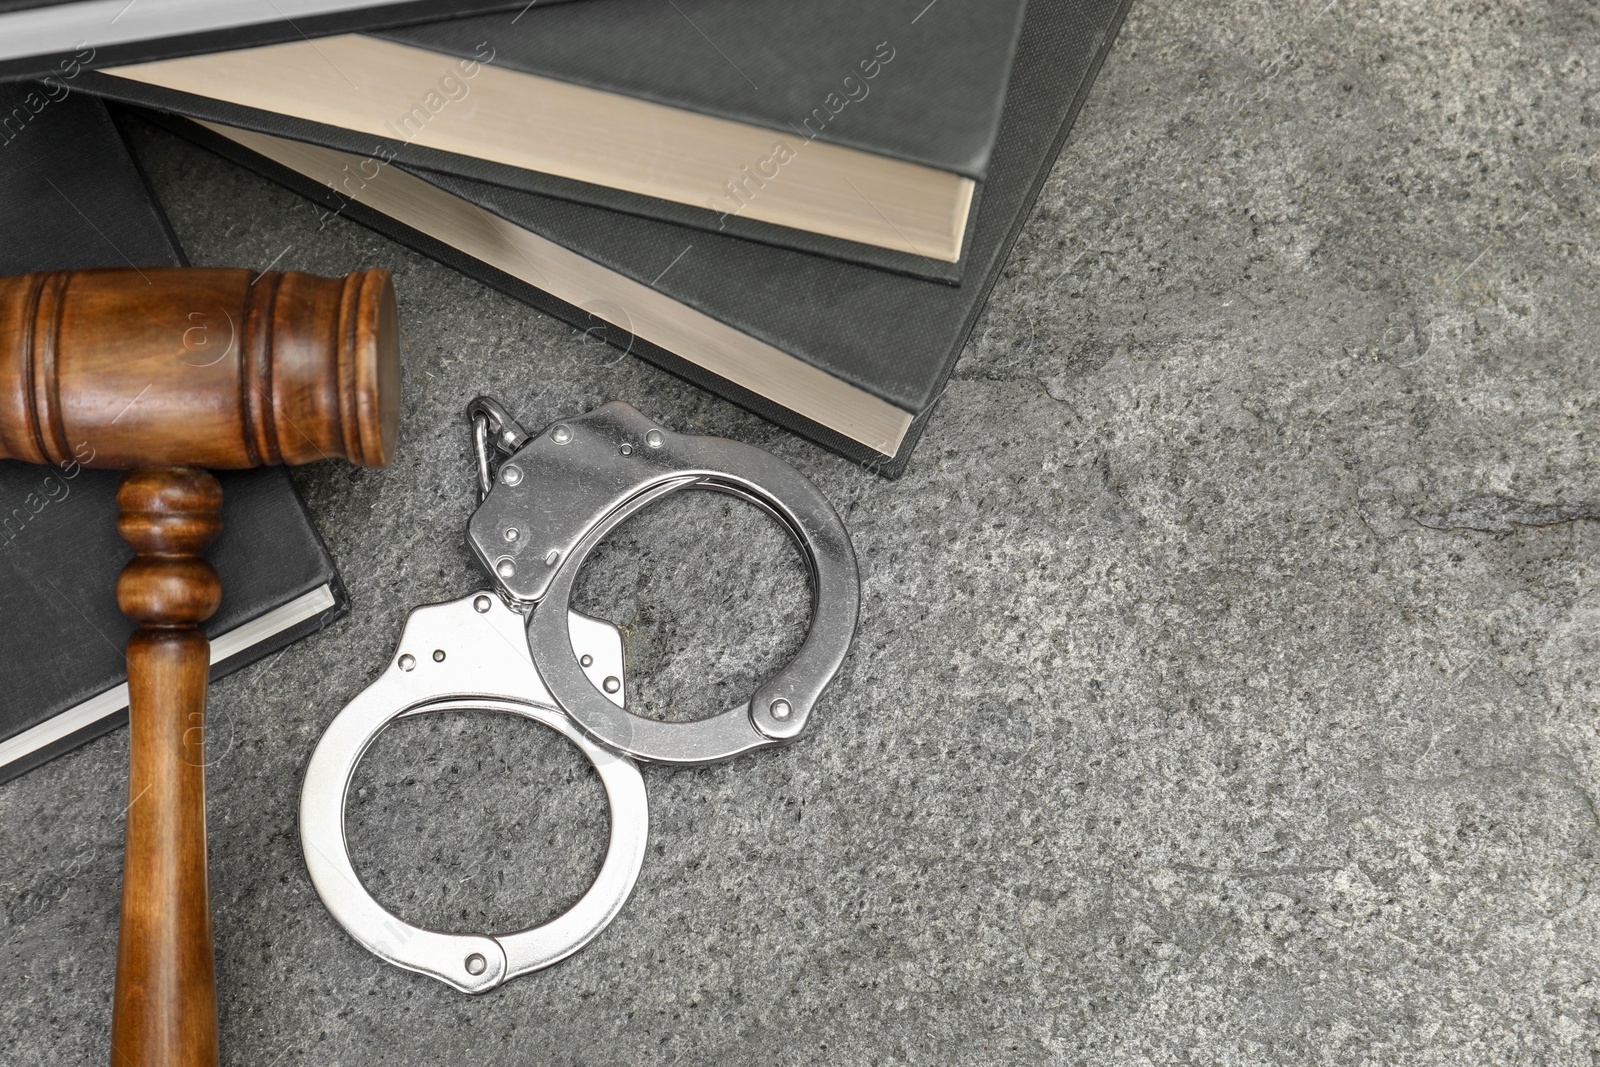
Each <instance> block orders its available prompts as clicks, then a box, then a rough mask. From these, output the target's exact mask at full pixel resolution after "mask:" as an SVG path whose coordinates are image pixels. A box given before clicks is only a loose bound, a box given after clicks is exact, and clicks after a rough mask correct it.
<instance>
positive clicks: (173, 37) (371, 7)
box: [0, 0, 562, 82]
mask: <svg viewBox="0 0 1600 1067" xmlns="http://www.w3.org/2000/svg"><path fill="white" fill-rule="evenodd" d="M534 2H537V3H542V4H549V3H560V2H562V0H534ZM531 6H533V4H532V3H530V2H529V0H520V2H514V0H407V2H404V3H394V2H389V3H384V2H383V0H143V2H142V3H139V2H132V0H0V81H19V80H40V79H43V78H46V77H50V78H55V79H57V80H59V81H67V82H70V81H72V80H73V79H75V78H76V77H77V76H78V74H79V73H80V72H82V71H84V70H87V69H90V68H92V67H95V66H107V65H110V64H117V63H142V62H146V61H149V60H155V59H169V58H173V57H176V56H186V55H196V54H199V53H203V52H218V51H223V50H226V49H231V48H245V47H248V46H251V45H261V44H272V43H274V42H278V41H298V40H303V39H307V38H311V37H317V36H321V35H326V34H333V33H347V32H350V31H352V30H360V29H371V28H374V27H382V26H402V25H405V24H406V23H409V22H420V21H424V20H429V19H438V18H441V17H448V16H453V15H471V14H478V13H481V12H485V11H493V10H495V9H497V8H514V9H518V10H520V9H523V8H528V7H531Z"/></svg>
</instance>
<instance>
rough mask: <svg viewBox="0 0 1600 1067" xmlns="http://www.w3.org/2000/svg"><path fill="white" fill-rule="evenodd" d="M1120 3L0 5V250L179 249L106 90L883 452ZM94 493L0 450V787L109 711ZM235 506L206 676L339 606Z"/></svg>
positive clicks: (930, 383)
mask: <svg viewBox="0 0 1600 1067" xmlns="http://www.w3.org/2000/svg"><path fill="white" fill-rule="evenodd" d="M1128 3H1129V0H786V2H784V3H776V2H766V0H565V2H552V0H542V2H539V0H536V2H531V3H530V2H527V0H518V2H515V3H506V2H504V0H500V2H497V0H432V2H428V3H421V2H407V3H374V2H373V0H137V2H130V0H0V228H3V234H0V274H13V273H21V272H24V271H30V270H47V269H67V268H77V267H92V266H135V267H138V266H149V265H170V264H173V263H181V262H182V253H181V251H180V250H179V249H178V247H177V245H176V243H175V242H174V241H173V240H172V237H171V233H170V231H169V230H168V228H167V227H166V225H165V222H164V220H163V218H162V215H161V212H160V210H159V207H158V205H156V204H155V202H154V201H153V199H152V198H151V197H150V194H149V190H148V188H147V187H146V185H145V183H144V182H143V180H142V178H141V177H140V175H139V173H138V170H137V167H136V165H135V162H134V161H133V160H132V159H131V158H130V157H129V156H128V154H127V150H126V147H125V145H124V143H123V142H122V140H121V139H120V137H119V135H118V132H117V129H116V127H115V126H114V125H113V124H112V118H111V113H112V112H116V111H118V110H127V111H130V112H132V113H136V114H138V115H140V116H141V117H143V118H145V119H148V120H151V121H154V122H156V123H158V124H160V125H162V126H164V127H166V128H168V129H171V130H174V131H176V132H177V133H179V134H181V135H183V136H185V137H188V138H191V139H193V140H195V141H197V142H199V143H201V144H203V145H205V146H207V147H209V148H211V149H213V150H215V151H217V152H219V153H221V154H222V155H224V156H226V157H228V158H230V159H233V160H235V161H237V162H239V163H241V164H243V165H244V166H246V167H249V168H251V169H253V170H256V171H258V172H260V173H262V174H264V175H266V176H268V177H270V178H272V179H274V180H276V181H279V182H281V183H283V184H285V185H287V186H289V187H291V188H293V189H296V190H298V191H299V192H301V193H303V194H304V195H305V196H307V197H310V198H312V199H314V200H316V201H318V202H319V203H320V204H322V205H324V206H325V209H326V210H327V211H328V212H329V213H330V214H337V215H341V216H344V217H348V218H351V219H354V220H356V221H358V222H360V223H363V224H365V225H367V226H370V227H372V228H374V229H376V230H378V231H380V232H382V233H385V234H388V235H390V236H392V237H393V238H395V239H397V240H399V241H401V242H403V243H405V244H407V245H410V246H411V247H413V248H416V249H418V250H419V251H421V252H423V253H425V254H427V255H429V256H432V257H434V258H436V259H438V260H440V261H442V262H444V263H446V264H449V265H450V266H453V267H455V268H457V269H459V270H461V271H463V272H465V273H467V274H470V275H472V276H474V277H476V278H479V279H481V280H482V281H484V282H485V283H487V284H489V285H491V286H494V287H496V288H498V289H501V290H504V291H505V292H507V293H510V294H512V295H513V296H515V297H517V298H518V299H520V300H523V301H525V302H527V303H528V304H530V305H532V306H533V307H535V308H538V309H539V310H541V311H543V312H546V313H548V314H551V315H554V316H557V317H559V318H561V319H563V320H565V321H567V322H569V323H571V324H573V325H574V326H576V327H577V328H579V329H581V330H584V331H586V332H589V333H591V334H594V335H596V336H604V337H605V338H606V340H608V341H609V342H611V343H613V344H615V345H617V346H619V347H620V348H622V349H624V350H626V351H629V352H632V353H633V354H635V355H638V356H641V357H643V358H645V359H647V360H650V361H651V362H653V363H656V364H658V365H660V366H662V367H664V368H666V369H667V370H669V371H672V372H673V373H675V374H678V375H681V376H682V377H684V378H687V379H689V380H691V381H693V382H696V383H698V384H699V385H701V386H703V387H704V388H706V389H709V390H711V391H713V392H715V393H718V394H720V395H722V396H724V397H726V398H728V399H729V400H732V401H733V402H735V403H737V404H740V405H742V406H744V407H746V408H749V409H751V410H753V411H755V412H757V413H759V414H761V415H763V416H765V417H766V418H768V419H771V420H772V421H773V422H776V423H778V424H780V425H783V426H785V427H788V428H789V429H791V430H794V431H795V432H797V433H800V434H802V435H804V436H806V437H809V438H811V439H812V440H815V441H817V442H820V443H821V444H823V445H825V446H827V447H829V448H832V449H834V450H836V451H838V452H840V453H842V454H844V455H846V456H848V457H850V458H851V459H853V460H855V461H857V462H859V463H862V464H864V465H866V466H867V467H869V468H870V469H872V470H874V471H877V472H879V473H882V474H884V475H887V476H891V477H893V476H897V475H898V474H900V473H901V472H902V471H903V470H904V469H905V466H906V463H907V461H908V459H909V457H910V455H911V451H912V448H913V446H914V445H915V443H916V440H917V438H918V436H919V435H920V434H921V432H922V430H923V428H924V425H925V423H926V421H927V416H928V413H929V411H930V409H931V408H932V406H933V404H934V401H935V400H936V398H937V397H938V396H939V394H940V392H941V390H942V389H943V387H944V383H945V381H946V379H947V378H948V376H949V374H950V371H951V368H952V366H953V365H954V363H955V360H956V358H957V356H958V354H959V353H960V351H961V348H962V346H963V345H964V344H965V342H966V339H967V336H968V334H969V333H970V332H971V329H972V326H973V323H974V322H975V321H976V319H977V318H978V315H979V313H980V312H981V310H982V307H983V304H984V301H985V299H986V297H987V295H988V293H989V291H990V289H991V287H992V286H993V284H994V281H995V278H996V277H997V275H998V274H999V272H1000V269H1001V267H1002V265H1003V263H1004V261H1005V258H1006V255H1007V252H1008V251H1009V249H1010V246H1011V244H1012V242H1013V240H1014V238H1015V236H1016V234H1017V231H1018V230H1019V228H1020V227H1021V225H1022V223H1023V221H1024V219H1025V218H1026V216H1027V214H1028V212H1029V210H1030V208H1031V207H1032V204H1033V202H1034V199H1035V198H1036V196H1037V194H1038V191H1039V188H1040V186H1041V184H1042V183H1043V181H1044V179H1045V177H1046V176H1047V175H1048V173H1049V170H1050V167H1051V165H1052V164H1053V163H1054V161H1055V159H1056V156H1057V154H1058V152H1059V151H1060V148H1061V145H1062V142H1063V140H1064V138H1065V137H1066V135H1067V132H1068V130H1069V128H1070V127H1071V125H1072V121H1073V119H1074V117H1075V116H1076V114H1077V112H1078V109H1079V108H1080V106H1081V105H1082V103H1083V100H1084V97H1085V96H1086V94H1087V93H1088V90H1089V87H1090V85H1091V83H1092V82H1093V80H1094V76H1095V73H1096V71H1097V70H1098V69H1099V67H1100V64H1101V62H1102V60H1103V59H1104V58H1105V55H1106V53H1107V51H1108V50H1109V48H1110V47H1111V42H1112V40H1113V38H1114V37H1115V35H1116V32H1117V30H1118V28H1119V26H1120V24H1121V21H1122V18H1123V15H1124V13H1125V11H1126V8H1127V6H1128ZM441 20H442V21H441ZM105 102H110V111H108V108H107V104H106V103H105ZM240 265H247V264H240ZM402 298H403V294H402ZM114 486H115V478H114V477H112V476H106V475H102V474H97V473H94V472H89V471H84V470H79V469H63V470H61V471H45V472H41V471H40V470H39V469H38V468H27V467H22V466H21V465H18V464H9V463H0V493H3V494H4V495H5V499H6V502H5V504H4V508H5V510H4V514H3V515H0V526H3V530H0V577H4V578H5V579H6V580H5V581H3V582H0V625H5V626H8V627H14V628H15V629H16V630H17V632H19V633H21V632H27V633H31V634H35V635H37V640H36V641H32V642H31V645H33V646H37V647H33V648H30V649H28V650H24V654H17V655H13V656H9V657H7V663H8V664H9V666H4V665H0V688H5V689H6V690H7V691H8V692H11V693H13V694H15V695H16V698H15V699H14V700H12V701H11V702H10V703H9V704H8V705H7V706H6V707H5V708H3V709H0V779H3V778H4V777H5V776H7V775H9V774H13V773H16V772H18V771H20V770H22V769H25V768H26V767H28V766H32V765H34V764H37V763H38V762H40V761H42V760H43V759H45V758H47V757H48V756H50V755H52V754H54V753H56V752H59V751H62V750H64V749H65V748H68V747H71V746H72V745H74V744H76V743H78V742H81V741H83V740H85V739H87V738H88V737H90V736H94V735H95V734H97V733H100V732H103V731H105V730H107V729H110V728H111V727H112V726H113V725H115V723H116V722H117V721H119V715H118V713H119V712H120V711H121V709H122V708H124V707H125V706H126V688H125V686H121V685H120V684H119V683H120V682H121V680H122V673H121V672H122V666H121V645H122V641H123V639H125V637H126V634H127V629H128V626H129V624H128V623H127V621H126V620H124V619H122V618H121V616H120V615H119V614H118V613H117V612H116V610H115V606H114V603H112V601H111V599H110V597H109V596H107V595H104V593H103V591H104V590H108V589H110V588H111V587H112V582H111V581H110V580H109V577H108V575H109V574H113V573H114V572H115V571H116V569H118V568H120V566H121V564H122V563H123V562H124V561H125V559H126V558H127V555H128V554H127V551H126V549H125V546H122V545H121V544H120V543H119V542H118V541H117V540H116V537H115V534H114V532H113V523H112V521H111V516H112V514H113V513H114V505H113V503H112V493H113V491H114ZM227 499H228V501H229V504H228V507H230V508H232V509H234V512H235V515H234V519H232V520H230V517H229V515H228V514H227V513H225V514H224V525H225V529H231V530H235V531H245V530H249V529H251V528H252V527H253V528H256V529H257V530H271V531H275V532H274V533H273V534H272V536H270V537H267V536H263V535H260V534H257V535H256V536H254V537H250V536H246V535H244V534H243V533H242V532H241V533H239V534H238V535H237V536H230V535H227V534H225V535H224V541H223V542H222V543H221V544H219V546H218V548H217V550H216V551H215V552H214V553H213V557H214V558H215V559H216V560H217V563H218V566H219V569H221V570H222V571H223V577H224V581H225V585H226V587H227V588H228V589H229V590H230V599H229V600H228V601H227V602H226V603H225V604H224V606H223V610H222V611H221V612H220V613H219V614H218V616H217V617H216V618H215V619H214V620H212V622H211V623H210V624H209V625H208V630H209V631H210V632H211V635H212V637H213V639H214V649H213V651H214V656H215V659H216V661H217V664H218V667H217V669H218V670H219V671H221V670H226V669H229V668H231V667H234V666H238V665H241V664H243V663H245V662H248V661H249V660H251V659H253V658H256V657H259V656H260V655H262V654H263V653H264V652H266V651H269V650H270V649H272V648H275V647H278V646H280V645H282V644H283V643H285V642H287V641H288V640H290V639H292V638H293V637H294V636H296V635H298V634H301V633H304V632H306V631H307V630H308V629H314V628H315V627H316V626H318V625H321V624H323V623H325V622H326V621H327V620H329V619H330V618H333V617H336V616H337V614H338V613H339V612H341V611H342V610H343V609H344V596H343V592H342V590H341V589H340V587H339V584H338V579H337V576H336V574H335V573H334V571H333V567H332V564H331V562H329V560H328V558H327V554H326V552H325V551H324V550H323V548H322V546H321V544H320V542H319V541H318V539H317V537H316V534H315V532H314V531H313V530H312V529H311V526H310V524H309V522H308V521H307V519H306V516H305V513H304V509H303V508H302V507H301V506H300V504H299V502H298V500H297V498H296V497H295V496H294V490H293V486H292V485H291V483H290V482H289V481H288V479H287V477H286V476H284V475H283V474H282V472H273V471H257V472H250V473H247V474H242V475H238V476H236V477H235V478H234V479H233V480H232V481H230V484H229V486H228V490H227ZM68 500H71V501H72V503H70V504H69V503H67V501H68ZM246 512H248V514H246ZM84 560H92V561H93V563H92V566H84V565H82V561H84ZM96 591H99V592H96Z"/></svg>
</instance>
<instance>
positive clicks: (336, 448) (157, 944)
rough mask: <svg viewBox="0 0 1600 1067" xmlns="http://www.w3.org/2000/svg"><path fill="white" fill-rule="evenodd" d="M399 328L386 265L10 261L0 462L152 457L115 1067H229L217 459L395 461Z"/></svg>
mask: <svg viewBox="0 0 1600 1067" xmlns="http://www.w3.org/2000/svg"><path fill="white" fill-rule="evenodd" d="M399 333H400V330H399V322H398V318H397V315H396V311H395V299H394V286H393V284H392V283H391V281H390V279H389V274H388V272H387V271H381V270H372V271H363V272H359V273H355V274H351V275H350V276H348V277H346V278H318V277H313V276H311V275H308V274H298V273H292V272H284V273H263V274H259V275H258V274H255V273H253V272H251V271H245V270H211V269H190V268H165V269H146V270H143V271H138V270H86V271H58V272H54V273H40V274H26V275H22V276H20V277H15V278H0V459H18V460H24V461H27V462H30V463H53V464H70V463H73V462H77V463H82V464H84V465H86V466H91V467H110V468H118V469H124V468H131V469H132V471H133V472H132V473H131V474H129V475H128V476H127V477H126V478H125V479H124V480H123V482H122V485H121V487H120V489H119V490H118V491H117V507H118V516H117V529H118V531H119V532H120V533H121V534H122V536H123V538H124V539H125V540H126V541H127V542H128V543H129V544H130V545H132V546H133V549H134V552H135V556H134V559H133V560H132V562H130V563H129V564H128V565H127V567H126V569H124V570H123V572H122V575H121V577H120V578H118V580H117V604H118V606H119V607H120V608H121V609H122V611H123V613H124V614H126V615H127V616H128V617H130V618H131V619H133V620H134V621H135V622H137V623H138V624H139V628H138V629H137V630H136V631H135V632H134V634H133V636H132V637H131V638H130V639H129V640H128V702H129V725H130V731H129V732H130V765H129V773H128V798H129V800H128V812H127V829H126V839H125V844H124V854H123V867H122V925H121V929H120V932H119V937H118V943H117V984H116V996H115V1002H114V1005H113V1011H112V1022H111V1063H112V1067H211V1065H214V1064H216V1063H217V998H216V978H215V970H214V962H213V952H212V943H211V906H210V899H209V894H208V889H207V880H206V816H205V758H204V752H203V745H204V737H205V735H204V722H205V706H206V681H207V672H208V664H209V660H210V655H209V644H208V642H207V640H206V637H205V634H204V633H202V632H201V630H200V629H199V624H200V623H202V622H204V621H205V620H206V619H207V618H209V617H210V616H211V614H212V612H214V611H215V610H216V609H217V606H218V604H219V602H220V601H221V598H222V588H221V583H220V581H219V580H218V578H217V572H216V571H215V570H213V569H212V567H211V565H210V564H209V563H207V562H206V561H205V559H204V558H203V555H202V554H203V553H204V551H205V549H206V547H207V546H208V545H209V544H210V543H211V541H212V540H213V539H214V538H215V537H216V536H217V534H218V532H219V531H220V530H221V518H220V509H221V505H222V489H221V487H220V486H219V485H218V484H217V481H216V479H215V478H213V477H212V476H211V475H210V474H207V473H206V472H205V470H204V469H201V468H216V469H237V468H243V467H256V466H261V465H264V464H276V463H306V462H309V461H311V460H318V459H331V458H344V459H347V460H349V461H351V462H352V463H358V464H361V465H364V466H369V467H381V466H383V465H385V464H386V463H388V461H389V459H390V457H391V456H392V455H393V452H394V444H395V432H396V428H397V423H398V420H399V393H400V353H399ZM85 445H87V446H89V447H88V448H85V447H84V446H85ZM91 451H92V457H93V458H92V459H85V455H84V454H85V453H88V452H91Z"/></svg>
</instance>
